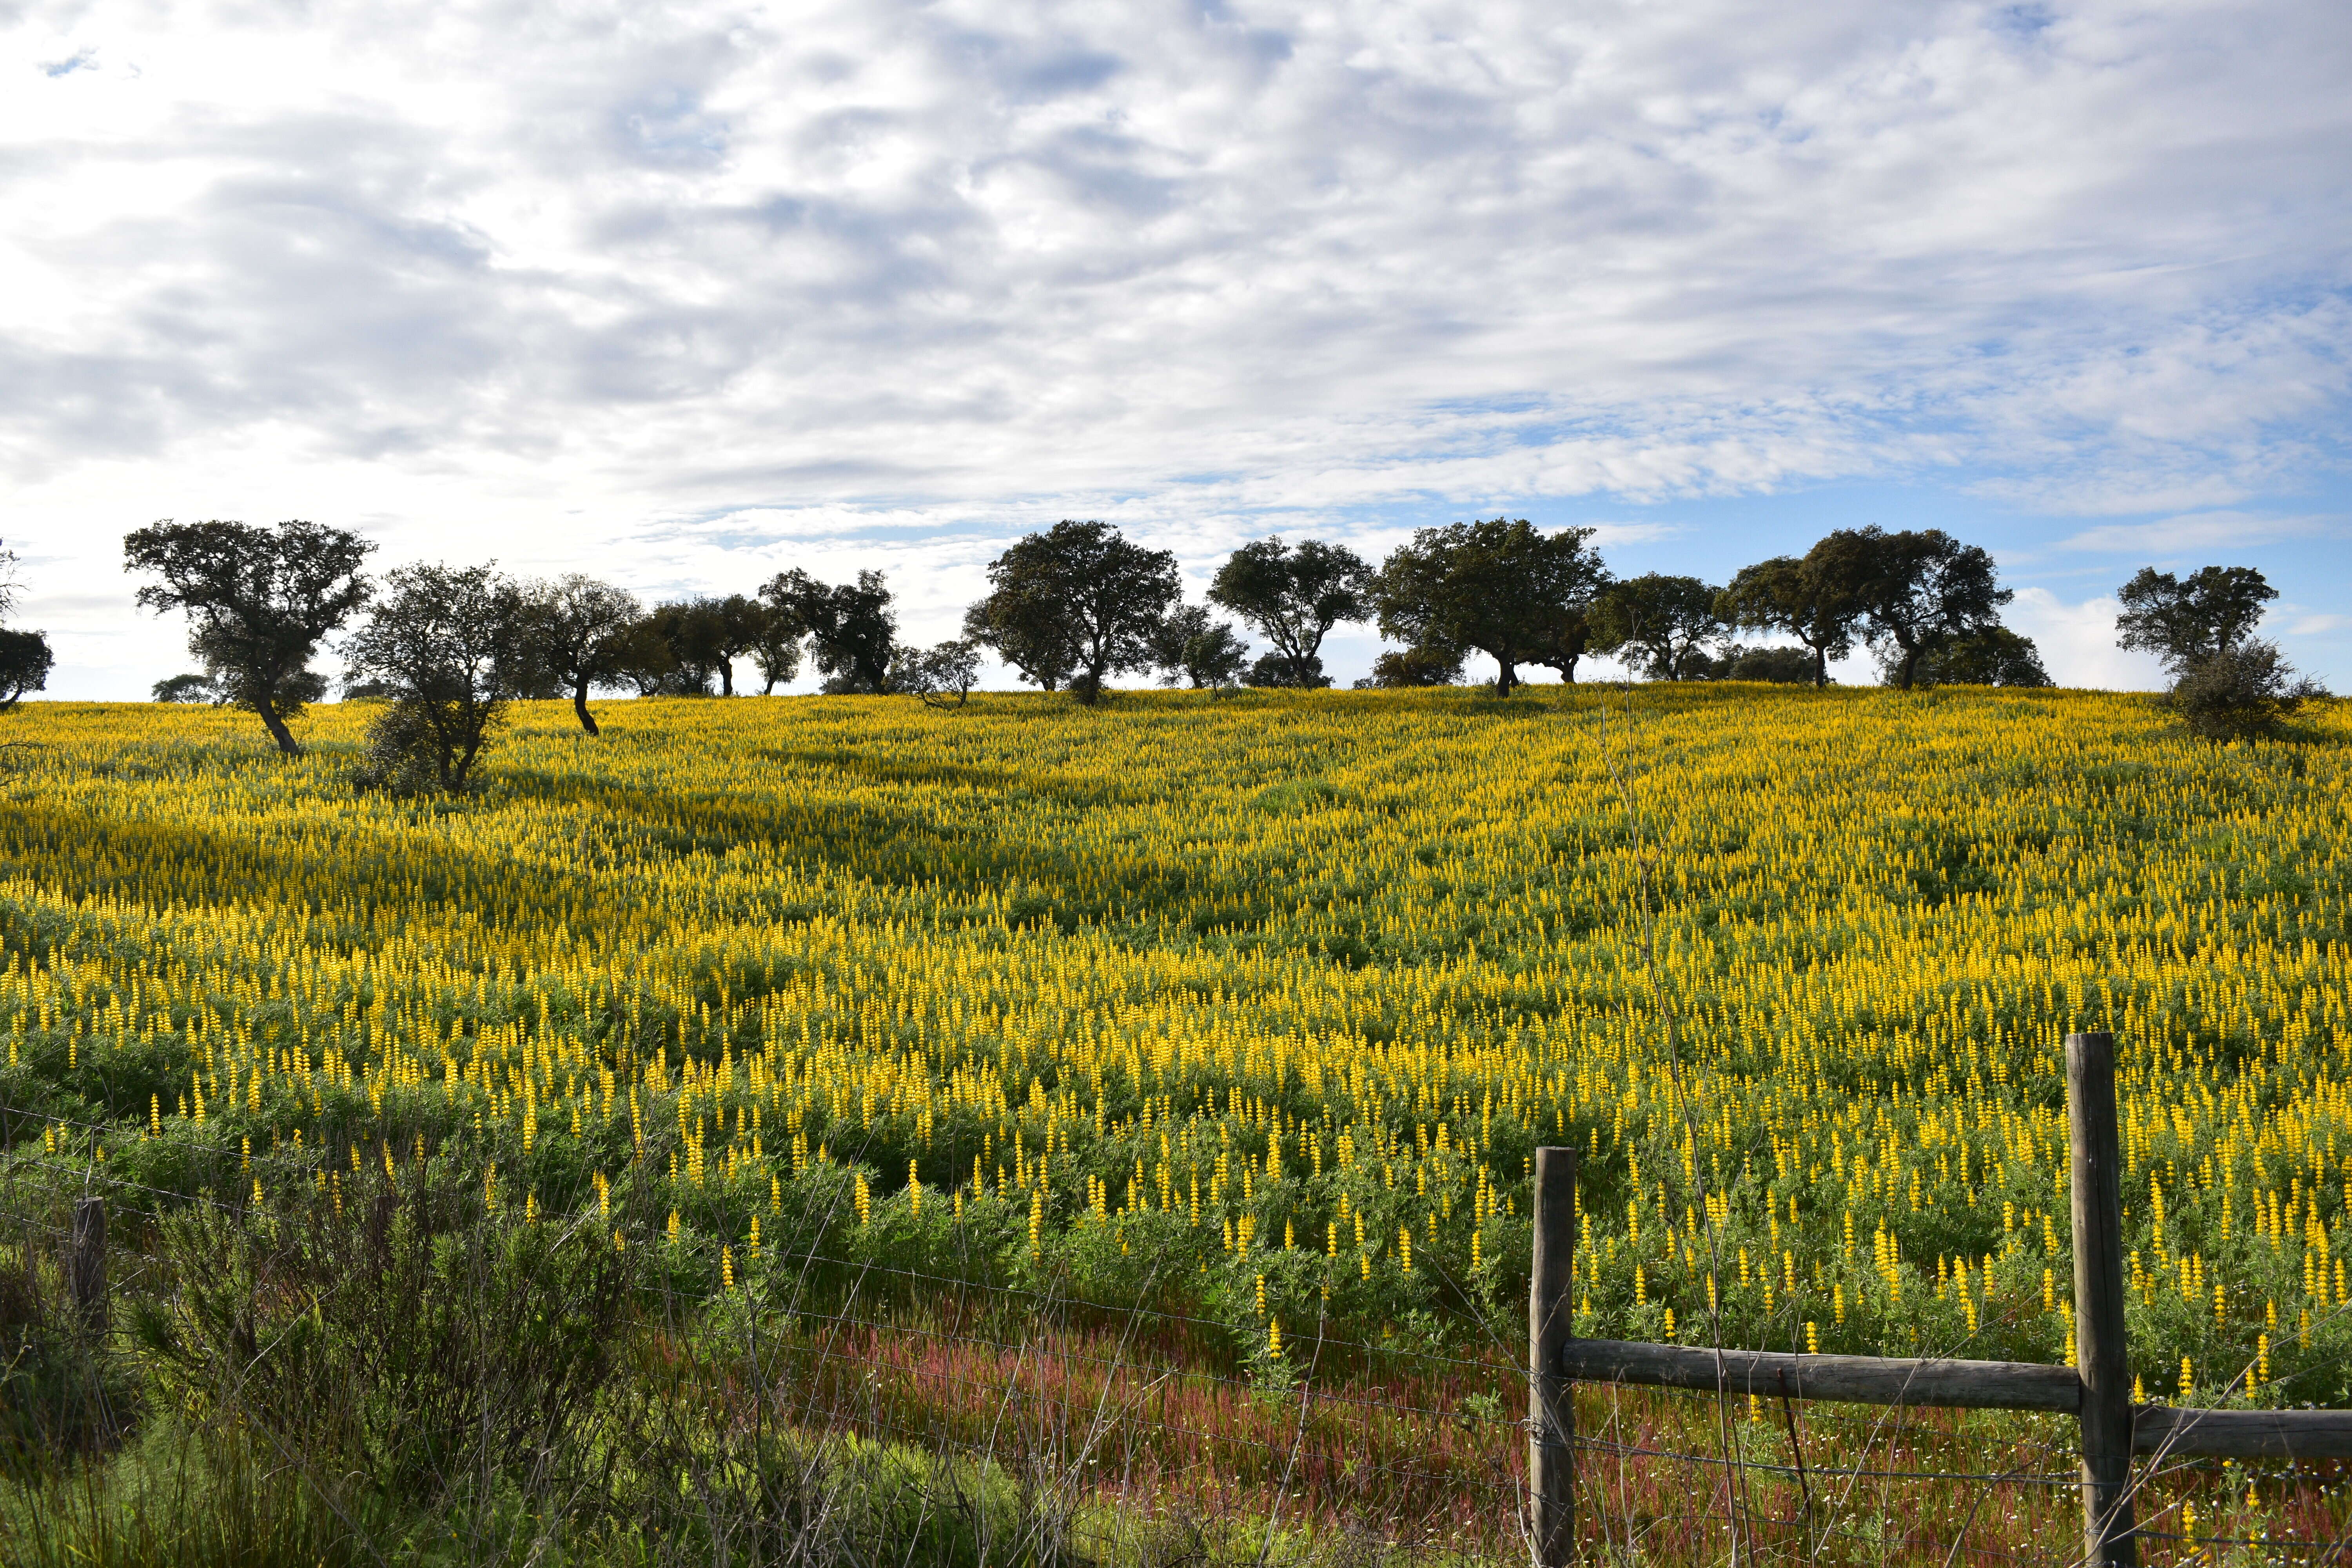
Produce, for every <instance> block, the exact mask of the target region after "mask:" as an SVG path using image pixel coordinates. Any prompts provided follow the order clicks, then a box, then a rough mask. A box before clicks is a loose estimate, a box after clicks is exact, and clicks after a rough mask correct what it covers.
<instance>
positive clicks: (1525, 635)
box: [1371, 517, 1607, 697]
mask: <svg viewBox="0 0 2352 1568" xmlns="http://www.w3.org/2000/svg"><path fill="white" fill-rule="evenodd" d="M1592 532H1593V531H1592V530H1591V529H1589V528H1565V529H1562V530H1560V531H1559V532H1558V533H1552V534H1547V533H1543V532H1541V531H1538V529H1536V528H1535V526H1534V525H1533V524H1531V523H1529V522H1528V521H1527V520H1526V519H1524V518H1521V519H1520V520H1518V521H1516V522H1514V521H1507V520H1505V519H1503V518H1499V517H1498V518H1496V519H1494V520H1493V521H1483V522H1482V521H1473V522H1457V523H1452V524H1449V525H1448V526H1446V527H1444V528H1424V529H1421V530H1419V531H1416V532H1415V533H1414V534H1413V536H1412V543H1410V544H1407V545H1403V546H1402V547H1400V548H1399V549H1398V550H1396V551H1395V552H1393V553H1391V555H1390V556H1389V558H1388V560H1387V561H1385V562H1383V563H1381V570H1380V573H1379V574H1378V575H1377V576H1376V577H1375V578H1374V579H1373V584H1372V590H1371V597H1372V603H1373V605H1374V607H1375V609H1376V610H1377V611H1378V612H1379V615H1380V624H1381V633H1382V634H1383V635H1385V636H1387V637H1394V638H1395V639H1396V640H1398V641H1399V642H1402V643H1407V644H1410V645H1412V647H1428V648H1438V647H1444V648H1464V649H1468V648H1475V649H1477V650H1478V651H1479V652H1481V653H1483V654H1485V655H1486V656H1487V657H1488V658H1492V659H1493V660H1494V661H1495V667H1496V677H1495V690H1496V694H1497V695H1500V696H1506V697H1507V696H1509V695H1510V691H1511V689H1512V688H1513V687H1514V686H1517V684H1519V679H1518V667H1519V665H1520V664H1521V663H1532V662H1535V661H1536V659H1537V658H1538V657H1539V656H1540V655H1541V654H1543V652H1544V651H1545V649H1546V647H1547V646H1548V645H1549V644H1550V643H1551V642H1552V641H1553V639H1554V638H1555V637H1557V636H1558V635H1559V627H1560V622H1561V619H1562V617H1563V616H1567V615H1569V614H1570V613H1571V612H1573V611H1575V610H1576V609H1578V608H1580V606H1582V605H1585V604H1587V603H1589V602H1590V601H1591V592H1592V588H1593V585H1594V584H1597V583H1599V582H1600V581H1601V580H1602V578H1603V576H1604V575H1605V574H1606V570H1607V569H1606V568H1605V567H1604V566H1603V565H1602V564H1601V558H1600V556H1598V555H1597V554H1595V553H1593V552H1591V551H1590V550H1588V549H1587V548H1585V542H1586V541H1587V540H1589V539H1590V538H1591V536H1592Z"/></svg>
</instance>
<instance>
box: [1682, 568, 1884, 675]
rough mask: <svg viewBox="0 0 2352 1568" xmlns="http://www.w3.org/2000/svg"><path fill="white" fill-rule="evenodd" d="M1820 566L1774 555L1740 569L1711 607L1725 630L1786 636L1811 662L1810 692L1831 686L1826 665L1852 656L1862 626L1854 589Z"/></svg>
mask: <svg viewBox="0 0 2352 1568" xmlns="http://www.w3.org/2000/svg"><path fill="white" fill-rule="evenodd" d="M1825 566H1826V562H1823V561H1816V560H1815V559H1814V557H1813V556H1811V555H1803V556H1799V555H1775V556H1774V557H1772V559H1770V560H1769V561H1759V562H1758V563H1756V564H1755V565H1753V566H1743V567H1741V568H1740V569H1739V572H1738V574H1737V575H1736V576H1734V577H1733V578H1732V579H1731V582H1730V584H1729V585H1728V586H1727V587H1726V588H1725V589H1724V590H1723V593H1722V595H1720V596H1719V597H1718V598H1717V600H1716V605H1715V613H1716V615H1717V616H1719V617H1720V618H1721V619H1722V620H1723V621H1724V622H1725V623H1726V624H1727V625H1730V626H1748V627H1750V628H1752V629H1754V630H1757V631H1766V632H1786V633H1787V634H1788V635H1789V636H1790V637H1795V638H1796V639H1797V640H1798V641H1799V642H1801V643H1802V644H1804V645H1805V647H1807V648H1808V649H1810V650H1811V653H1812V656H1813V672H1812V676H1811V679H1812V682H1813V684H1814V685H1815V686H1827V685H1828V684H1829V683H1830V660H1832V659H1833V658H1844V657H1845V656H1846V655H1847V654H1849V653H1852V652H1853V639H1854V634H1855V633H1856V631H1857V630H1858V629H1859V628H1860V626H1861V624H1862V620H1863V608H1862V605H1861V602H1860V601H1859V600H1858V599H1856V598H1855V597H1854V596H1853V584H1850V583H1846V582H1843V581H1842V580H1840V579H1838V578H1836V577H1834V576H1832V574H1829V573H1828V572H1827V571H1826V570H1825V569H1824V568H1825ZM1738 679H1746V678H1745V677H1741V678H1738Z"/></svg>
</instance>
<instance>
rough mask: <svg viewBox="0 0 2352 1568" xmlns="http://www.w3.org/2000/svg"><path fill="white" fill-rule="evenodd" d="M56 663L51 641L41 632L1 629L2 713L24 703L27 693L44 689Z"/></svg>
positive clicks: (0, 703) (0, 704)
mask: <svg viewBox="0 0 2352 1568" xmlns="http://www.w3.org/2000/svg"><path fill="white" fill-rule="evenodd" d="M56 663H57V656H56V655H55V654H53V653H51V652H50V651H49V639H48V638H47V637H46V636H44V635H42V634H41V633H39V632H27V631H18V630H16V628H15V627H9V628H7V629H5V630H0V713H5V712H7V711H8V710H10V709H12V708H14V707H16V704H17V703H18V702H20V701H22V700H24V697H25V693H26V692H27V691H40V690H43V689H46V688H47V686H48V684H49V670H50V668H51V667H52V666H53V665H55V664H56Z"/></svg>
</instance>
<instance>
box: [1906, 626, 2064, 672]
mask: <svg viewBox="0 0 2352 1568" xmlns="http://www.w3.org/2000/svg"><path fill="white" fill-rule="evenodd" d="M1918 682H1919V684H1920V685H1922V686H2049V685H2052V684H2054V683H2053V681H2052V680H2051V679H2050V672H2049V671H2048V670H2046V669H2044V668H2042V655H2041V652H2040V651H2039V650H2038V649H2036V648H2035V647H2034V646H2033V639H2032V637H2020V636H2018V634H2017V633H2015V632H2013V631H2011V630H2010V629H2009V628H2008V627H2007V626H1979V627H1978V628H1977V629H1976V630H1975V631H1972V632H1969V634H1967V635H1966V636H1964V637H1954V638H1952V639H1951V640H1950V641H1949V642H1946V643H1944V644H1941V645H1940V646H1938V647H1935V648H1933V649H1931V650H1929V652H1928V653H1927V655H1926V657H1924V658H1921V659H1920V660H1919V670H1918Z"/></svg>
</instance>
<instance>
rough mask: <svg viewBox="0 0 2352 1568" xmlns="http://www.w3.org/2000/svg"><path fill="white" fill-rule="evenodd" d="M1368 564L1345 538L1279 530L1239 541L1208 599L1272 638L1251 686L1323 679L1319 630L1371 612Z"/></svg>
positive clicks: (1309, 685)
mask: <svg viewBox="0 0 2352 1568" xmlns="http://www.w3.org/2000/svg"><path fill="white" fill-rule="evenodd" d="M1371 584H1372V569H1371V567H1370V565H1368V564H1366V563H1365V561H1364V558H1363V557H1362V556H1360V555H1358V554H1357V553H1356V552H1354V551H1352V550H1349V549H1348V548H1347V547H1346V546H1344V545H1339V544H1326V543H1324V542H1322V541H1320V540H1317V539H1309V540H1307V541H1304V542H1301V543H1298V544H1297V545H1290V544H1286V543H1284V542H1282V540H1281V538H1280V537H1279V536H1276V537H1275V538H1273V539H1261V540H1257V541H1255V542H1252V543H1249V544H1244V545H1243V546H1242V547H1241V548H1240V549H1239V550H1236V551H1234V552H1233V554H1232V555H1231V556H1229V557H1227V558H1226V561H1225V563H1224V564H1223V566H1221V567H1219V568H1218V569H1217V575H1216V578H1215V580H1214V581H1213V582H1212V583H1211V584H1209V598H1210V600H1211V602H1212V603H1214V604H1217V605H1223V607H1224V608H1226V609H1228V610H1231V611H1232V612H1233V613H1234V614H1235V615H1237V616H1240V617H1241V618H1242V619H1243V620H1244V622H1246V623H1247V624H1248V626H1249V627H1250V629H1251V630H1253V631H1255V632H1256V633H1257V634H1258V636H1260V637H1264V638H1265V640H1266V641H1268V642H1270V643H1272V644H1273V645H1274V652H1273V654H1271V655H1269V656H1268V657H1267V658H1262V659H1260V660H1259V661H1258V668H1256V669H1255V670H1253V671H1252V672H1251V676H1250V682H1249V683H1250V684H1251V685H1252V686H1296V687H1300V688H1305V689H1313V688H1316V687H1322V686H1328V685H1330V684H1331V680H1330V678H1329V677H1328V676H1327V675H1325V674H1324V673H1323V660H1322V658H1321V653H1322V647H1323V638H1324V637H1326V636H1327V635H1328V633H1329V632H1330V630H1331V628H1332V627H1333V626H1337V625H1339V623H1340V622H1342V621H1360V620H1367V619H1370V616H1371V614H1372V604H1371V597H1370V595H1371Z"/></svg>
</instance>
